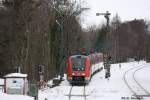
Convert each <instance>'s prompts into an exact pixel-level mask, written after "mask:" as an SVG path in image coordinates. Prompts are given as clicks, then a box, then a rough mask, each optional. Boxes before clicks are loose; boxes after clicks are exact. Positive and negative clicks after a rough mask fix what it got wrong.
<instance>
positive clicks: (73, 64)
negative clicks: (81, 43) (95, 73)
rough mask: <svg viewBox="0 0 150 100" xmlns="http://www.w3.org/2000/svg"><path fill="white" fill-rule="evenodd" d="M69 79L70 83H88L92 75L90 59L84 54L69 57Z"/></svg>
mask: <svg viewBox="0 0 150 100" xmlns="http://www.w3.org/2000/svg"><path fill="white" fill-rule="evenodd" d="M67 63H68V66H67V79H68V81H69V82H70V83H72V84H73V83H88V82H89V80H90V77H91V70H90V67H91V66H90V65H91V64H90V59H89V57H88V56H84V55H74V56H70V57H69V58H68V61H67Z"/></svg>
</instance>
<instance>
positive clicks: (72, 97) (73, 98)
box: [68, 85, 87, 100]
mask: <svg viewBox="0 0 150 100" xmlns="http://www.w3.org/2000/svg"><path fill="white" fill-rule="evenodd" d="M85 87H86V86H85V85H84V86H82V87H81V86H80V87H78V86H71V88H70V91H69V95H68V97H69V100H78V99H79V100H86V96H87V95H86V89H85ZM78 88H80V90H79V91H76V90H78ZM77 92H78V93H77ZM79 92H80V93H79Z"/></svg>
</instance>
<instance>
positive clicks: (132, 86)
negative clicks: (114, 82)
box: [123, 65, 150, 100]
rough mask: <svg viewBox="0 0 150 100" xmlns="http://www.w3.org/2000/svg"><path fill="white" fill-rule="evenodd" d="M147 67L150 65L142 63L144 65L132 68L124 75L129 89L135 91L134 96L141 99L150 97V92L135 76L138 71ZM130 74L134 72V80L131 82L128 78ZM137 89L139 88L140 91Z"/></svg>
mask: <svg viewBox="0 0 150 100" xmlns="http://www.w3.org/2000/svg"><path fill="white" fill-rule="evenodd" d="M146 67H149V65H142V66H137V67H134V68H130V69H129V70H127V71H126V72H125V73H124V75H123V80H124V82H125V84H126V85H127V87H128V88H129V90H130V91H131V92H132V93H133V96H135V97H136V98H137V99H139V100H140V99H141V98H143V97H150V93H149V92H148V91H147V90H146V89H145V88H144V87H143V86H142V85H141V84H140V83H139V82H138V81H137V79H136V78H135V75H136V73H137V72H138V71H140V70H142V69H144V68H146ZM129 74H132V82H129V80H128V79H127V75H129ZM130 81H131V80H130ZM131 83H132V84H131ZM136 89H138V92H137V90H136ZM139 91H140V92H141V93H142V94H141V93H140V94H139Z"/></svg>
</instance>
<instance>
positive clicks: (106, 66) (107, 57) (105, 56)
mask: <svg viewBox="0 0 150 100" xmlns="http://www.w3.org/2000/svg"><path fill="white" fill-rule="evenodd" d="M100 15H103V16H104V17H105V19H106V21H107V22H106V30H107V31H106V32H107V33H108V32H109V21H110V15H111V13H109V11H106V13H96V16H100ZM106 40H107V46H108V36H106ZM103 59H104V69H105V78H109V77H110V60H111V56H110V53H109V52H108V48H107V49H106V51H104V52H103Z"/></svg>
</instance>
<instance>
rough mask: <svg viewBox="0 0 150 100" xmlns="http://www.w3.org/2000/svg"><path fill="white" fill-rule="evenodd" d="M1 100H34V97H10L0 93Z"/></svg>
mask: <svg viewBox="0 0 150 100" xmlns="http://www.w3.org/2000/svg"><path fill="white" fill-rule="evenodd" d="M0 100H34V99H33V97H29V96H23V95H8V94H5V93H0Z"/></svg>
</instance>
